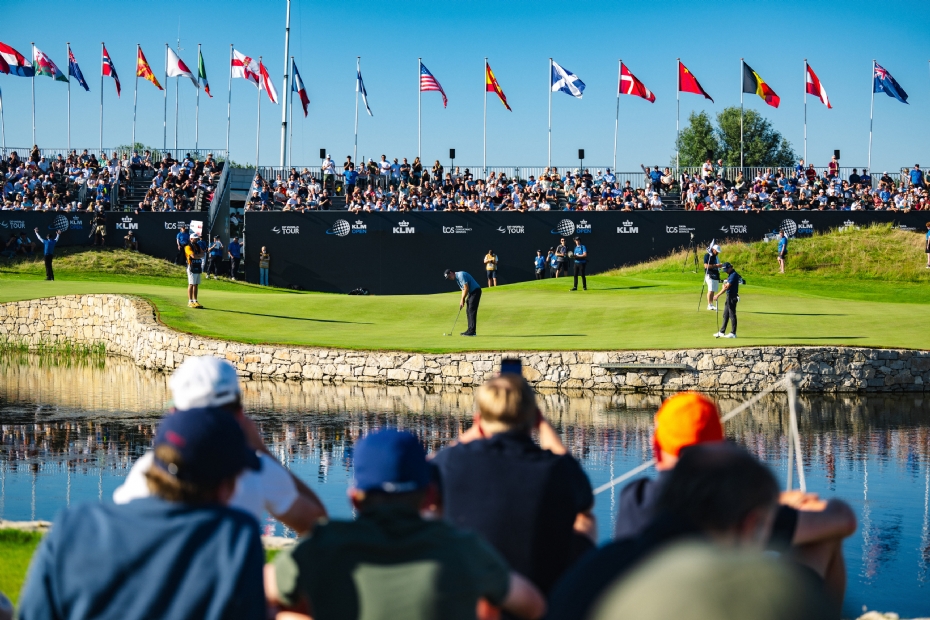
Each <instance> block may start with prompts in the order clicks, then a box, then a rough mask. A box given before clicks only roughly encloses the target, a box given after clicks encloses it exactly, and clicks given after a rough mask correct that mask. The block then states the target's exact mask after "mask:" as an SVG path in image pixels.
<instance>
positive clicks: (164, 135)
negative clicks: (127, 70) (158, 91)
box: [161, 43, 168, 156]
mask: <svg viewBox="0 0 930 620" xmlns="http://www.w3.org/2000/svg"><path fill="white" fill-rule="evenodd" d="M162 99H164V100H165V117H164V119H163V120H162V126H161V150H162V151H167V150H168V44H167V43H165V91H164V96H163V97H162ZM162 156H164V153H162Z"/></svg>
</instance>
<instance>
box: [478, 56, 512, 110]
mask: <svg viewBox="0 0 930 620" xmlns="http://www.w3.org/2000/svg"><path fill="white" fill-rule="evenodd" d="M484 69H485V90H486V91H487V92H489V93H497V96H498V97H500V100H501V103H503V104H504V107H505V108H507V109H508V110H510V106H509V105H508V104H507V97H506V96H505V95H504V91H503V90H501V85H500V84H498V83H497V78H496V77H494V72H493V71H491V65H489V64H488V63H487V62H485V63H484ZM510 111H511V112H513V110H510Z"/></svg>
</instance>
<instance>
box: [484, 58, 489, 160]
mask: <svg viewBox="0 0 930 620" xmlns="http://www.w3.org/2000/svg"><path fill="white" fill-rule="evenodd" d="M483 152H484V156H483V157H484V159H483V162H484V178H488V57H487V56H485V57H484V151H483Z"/></svg>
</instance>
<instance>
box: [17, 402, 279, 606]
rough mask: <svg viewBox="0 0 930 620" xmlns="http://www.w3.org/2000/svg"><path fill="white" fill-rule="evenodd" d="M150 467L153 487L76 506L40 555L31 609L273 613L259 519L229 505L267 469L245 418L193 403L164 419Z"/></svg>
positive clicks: (28, 590)
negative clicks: (119, 500)
mask: <svg viewBox="0 0 930 620" xmlns="http://www.w3.org/2000/svg"><path fill="white" fill-rule="evenodd" d="M153 445H154V455H155V457H154V461H153V466H152V468H151V469H150V470H149V471H148V473H147V474H146V478H147V479H148V484H149V487H150V488H151V489H152V491H153V496H152V497H148V498H144V499H137V500H135V501H132V502H129V503H127V504H112V503H99V502H93V503H87V504H81V505H78V506H75V507H73V508H69V509H67V510H65V511H64V512H63V513H62V514H61V515H59V517H58V518H57V519H56V520H55V524H54V526H53V527H52V529H51V530H50V531H49V533H48V534H47V535H46V536H45V538H44V539H43V541H42V543H41V545H40V546H39V550H38V551H37V552H36V555H35V556H34V557H33V559H32V566H31V567H30V570H29V574H28V577H27V579H26V584H25V586H24V588H23V593H22V596H21V598H20V608H19V618H21V620H46V619H51V618H121V619H122V620H142V619H144V618H176V619H183V620H194V619H198V620H199V619H204V620H237V619H240V618H241V619H243V620H245V619H250V620H251V619H254V620H263V618H265V595H264V587H263V581H262V571H263V564H264V559H265V554H264V551H263V550H262V544H261V537H260V533H259V528H258V522H257V521H256V520H255V518H254V517H253V516H252V515H250V514H248V513H246V512H243V511H241V510H236V509H233V508H230V507H228V506H227V505H226V504H227V503H228V501H229V499H230V498H231V497H232V495H233V492H234V490H235V487H236V478H237V476H238V475H239V473H240V472H242V471H243V470H245V469H256V470H257V469H258V468H259V467H260V465H259V460H258V457H257V456H256V453H255V451H254V450H252V449H251V448H249V446H248V443H247V441H246V437H245V433H244V432H243V431H242V428H241V427H240V426H239V423H238V422H237V421H236V419H235V418H234V417H233V416H231V415H229V413H228V412H226V411H225V410H223V409H216V408H205V409H187V410H184V411H177V412H174V413H172V414H170V415H168V416H167V417H166V418H164V419H163V420H162V422H161V423H160V424H159V427H158V430H157V431H156V433H155V441H154V444H153Z"/></svg>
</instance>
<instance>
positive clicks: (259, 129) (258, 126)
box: [255, 56, 262, 172]
mask: <svg viewBox="0 0 930 620" xmlns="http://www.w3.org/2000/svg"><path fill="white" fill-rule="evenodd" d="M258 66H259V68H261V66H262V57H261V56H259V57H258ZM256 117H257V118H256V121H255V172H258V152H259V151H258V145H259V144H261V142H260V141H259V140H260V138H261V135H262V78H261V76H259V78H258V107H257V108H256Z"/></svg>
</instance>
